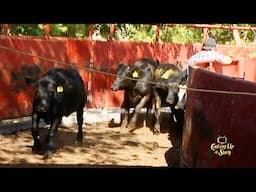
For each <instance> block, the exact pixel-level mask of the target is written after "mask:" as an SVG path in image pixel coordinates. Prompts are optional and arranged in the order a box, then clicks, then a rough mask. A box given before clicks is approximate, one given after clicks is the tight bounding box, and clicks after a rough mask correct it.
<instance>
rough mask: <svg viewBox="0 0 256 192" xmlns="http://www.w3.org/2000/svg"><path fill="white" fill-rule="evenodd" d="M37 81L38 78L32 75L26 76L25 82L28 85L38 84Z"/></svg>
mask: <svg viewBox="0 0 256 192" xmlns="http://www.w3.org/2000/svg"><path fill="white" fill-rule="evenodd" d="M37 81H38V79H36V78H32V77H28V76H26V77H25V82H26V84H28V85H31V86H36V84H37Z"/></svg>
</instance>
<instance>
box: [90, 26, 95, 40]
mask: <svg viewBox="0 0 256 192" xmlns="http://www.w3.org/2000/svg"><path fill="white" fill-rule="evenodd" d="M93 33H94V25H93V24H91V25H90V28H89V39H90V40H92V35H93Z"/></svg>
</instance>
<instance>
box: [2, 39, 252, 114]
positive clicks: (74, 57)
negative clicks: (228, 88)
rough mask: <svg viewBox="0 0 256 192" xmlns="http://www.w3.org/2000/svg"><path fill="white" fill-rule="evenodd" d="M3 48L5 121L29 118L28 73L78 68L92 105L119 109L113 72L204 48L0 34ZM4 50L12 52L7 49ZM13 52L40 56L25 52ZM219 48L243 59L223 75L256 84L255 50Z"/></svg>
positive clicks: (182, 58) (182, 59)
mask: <svg viewBox="0 0 256 192" xmlns="http://www.w3.org/2000/svg"><path fill="white" fill-rule="evenodd" d="M0 46H1V47H0V90H1V91H0V99H1V103H0V118H1V119H8V118H14V117H20V116H27V115H30V114H31V109H32V97H33V90H32V88H31V87H29V86H27V85H26V84H25V81H24V77H25V76H26V75H32V76H40V75H42V74H43V73H44V72H46V71H47V70H49V69H50V68H52V67H57V66H58V67H61V66H62V67H69V66H70V65H71V64H74V65H76V66H77V67H78V70H79V73H80V74H81V75H82V77H83V79H84V81H85V83H86V85H87V87H88V88H89V90H88V91H89V95H90V96H91V100H90V102H89V105H88V106H89V107H93V108H105V107H106V108H116V107H120V106H121V103H122V101H123V91H117V92H114V91H112V90H111V89H110V87H111V85H112V83H113V81H114V79H115V77H114V76H113V75H111V74H115V72H116V69H117V67H118V65H119V63H121V62H123V63H125V64H128V63H133V62H134V61H135V60H137V59H140V58H142V57H149V58H153V59H158V60H159V61H160V62H161V63H167V62H169V63H180V64H182V65H186V63H187V60H188V58H189V57H190V56H191V55H192V54H194V53H196V52H197V51H199V50H200V48H201V44H173V43H146V42H125V41H92V40H90V39H75V38H57V37H50V38H44V37H43V38H40V37H16V36H0ZM3 46H6V47H11V48H13V49H14V50H8V49H4V48H3ZM15 50H21V51H24V52H27V53H28V54H31V55H32V54H33V55H36V56H33V57H32V56H31V55H25V54H21V53H18V52H15ZM218 50H219V51H220V52H223V53H226V54H228V55H231V56H233V57H238V58H239V67H237V68H234V66H227V68H225V69H224V70H223V73H224V74H225V73H230V71H231V72H232V70H233V71H234V70H237V71H238V72H237V74H235V75H236V76H238V77H244V78H245V79H247V80H252V81H255V80H256V66H255V60H256V49H255V48H252V47H249V48H247V47H237V46H224V45H223V46H220V45H219V46H218ZM40 56H42V57H43V58H42V57H40ZM44 58H46V59H48V60H45V59H44ZM52 61H53V62H52ZM57 61H60V62H57ZM90 61H91V67H92V68H93V69H94V70H99V71H102V72H104V74H102V73H99V72H90V71H89V68H90ZM62 62H65V63H64V64H63V63H62ZM232 67H233V68H232ZM106 73H108V74H106Z"/></svg>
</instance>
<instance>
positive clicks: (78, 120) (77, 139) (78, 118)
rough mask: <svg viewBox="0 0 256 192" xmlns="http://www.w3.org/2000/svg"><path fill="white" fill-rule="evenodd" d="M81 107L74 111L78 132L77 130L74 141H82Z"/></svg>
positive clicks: (82, 120)
mask: <svg viewBox="0 0 256 192" xmlns="http://www.w3.org/2000/svg"><path fill="white" fill-rule="evenodd" d="M83 112H84V111H83V108H81V109H79V110H77V112H76V118H77V124H78V132H77V136H76V141H77V142H78V143H82V142H83V122H84V119H83Z"/></svg>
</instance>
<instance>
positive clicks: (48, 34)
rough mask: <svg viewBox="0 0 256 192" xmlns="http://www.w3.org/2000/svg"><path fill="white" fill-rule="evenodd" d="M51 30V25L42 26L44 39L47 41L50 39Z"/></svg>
mask: <svg viewBox="0 0 256 192" xmlns="http://www.w3.org/2000/svg"><path fill="white" fill-rule="evenodd" d="M51 29H52V26H51V24H45V26H44V32H45V37H46V38H47V39H49V38H50V35H51Z"/></svg>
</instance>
